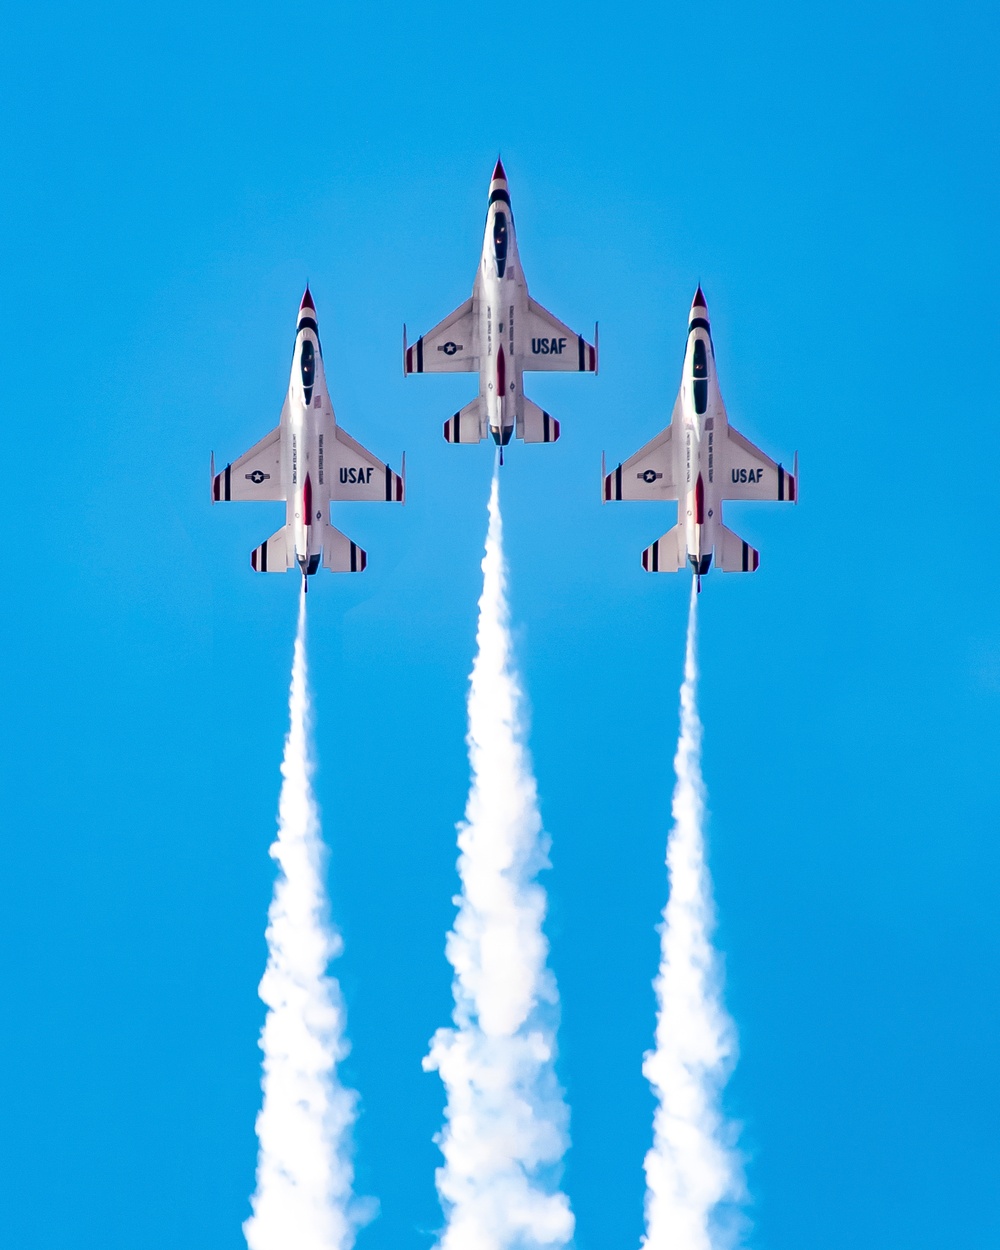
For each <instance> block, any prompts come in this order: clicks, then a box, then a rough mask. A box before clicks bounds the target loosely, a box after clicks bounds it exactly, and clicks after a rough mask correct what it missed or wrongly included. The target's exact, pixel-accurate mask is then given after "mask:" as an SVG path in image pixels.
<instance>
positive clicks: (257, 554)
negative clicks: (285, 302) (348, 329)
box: [212, 286, 406, 590]
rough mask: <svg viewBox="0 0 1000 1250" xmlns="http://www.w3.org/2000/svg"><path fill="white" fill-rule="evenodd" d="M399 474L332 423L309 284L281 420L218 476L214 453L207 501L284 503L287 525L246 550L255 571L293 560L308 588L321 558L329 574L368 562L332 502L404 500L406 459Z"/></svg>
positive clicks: (356, 569)
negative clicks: (338, 521) (338, 523)
mask: <svg viewBox="0 0 1000 1250" xmlns="http://www.w3.org/2000/svg"><path fill="white" fill-rule="evenodd" d="M402 473H403V475H402V476H401V475H400V474H398V473H394V472H393V470H392V469H390V468H389V466H388V465H386V464H383V463H382V461H381V460H379V459H377V458H376V457H375V456H373V455H372V453H371V452H370V451H368V450H366V448H364V447H362V446H361V444H360V443H359V442H357V441H356V440H355V439H353V438H351V436H350V434H348V433H347V431H346V430H344V429H343V428H342V427H341V426H339V425H338V424H337V418H336V416H335V415H334V411H333V404H332V403H331V402H330V393H329V391H328V390H327V385H326V375H325V373H324V370H323V349H322V347H321V346H320V341H319V327H318V326H317V324H316V306H315V304H314V303H313V298H312V295H310V293H309V288H308V286H307V287H306V291H305V294H304V295H303V296H302V303H301V304H300V306H299V316H298V325H297V328H296V331H295V347H294V349H293V351H292V372H291V377H290V378H289V382H288V393H287V395H286V396H285V403H284V407H283V408H282V409H281V418H280V420H279V421H278V424H277V425H276V426H275V427H274V429H273V430H272V431H271V432H270V434H266V435H265V436H264V437H263V438H262V439H261V440H260V442H259V443H257V444H256V445H255V446H254V447H251V448H250V450H249V451H248V452H246V453H245V454H244V455H242V456H240V458H239V459H238V460H234V461H233V463H232V464H227V465H226V467H225V469H223V471H222V472H221V473H216V472H215V454H214V453H213V454H212V502H213V503H219V502H222V501H229V500H241V501H242V500H247V499H253V500H273V501H277V500H281V501H283V502H284V503H285V523H284V525H282V527H281V528H280V529H279V530H278V531H277V533H275V534H272V535H271V537H270V538H269V539H268V540H267V541H266V542H263V543H261V545H260V546H259V547H257V548H256V549H255V550H254V551H253V552H252V553H251V555H250V564H251V566H252V567H253V568H254V569H256V571H257V572H258V573H285V572H287V571H288V570H289V569H291V568H294V567H295V566H296V565H298V567H299V569H300V570H301V572H302V579H303V584H304V588H305V589H306V590H308V589H309V578H310V577H311V576H312V574H314V573H315V572H316V571H317V570H318V569H319V567H320V563H322V565H323V567H324V568H327V569H330V570H331V572H334V573H360V572H361V571H362V570H363V569H364V568H365V566H366V564H367V563H368V556H367V554H366V553H365V552H364V551H363V550H362V549H361V548H360V547H359V546H358V545H357V543H355V542H352V541H351V539H349V538H348V537H347V536H346V534H342V533H341V532H340V530H338V529H335V528H334V527H333V526H332V525H331V524H330V502H331V500H335V501H337V502H338V503H339V502H347V501H362V500H374V501H376V502H378V503H402V502H403V499H404V496H405V473H406V457H405V456H404V457H403V465H402Z"/></svg>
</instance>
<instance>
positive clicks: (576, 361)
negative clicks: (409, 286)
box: [403, 160, 597, 464]
mask: <svg viewBox="0 0 1000 1250" xmlns="http://www.w3.org/2000/svg"><path fill="white" fill-rule="evenodd" d="M525 370H555V371H560V372H564V373H596V372H597V326H596V324H595V326H594V343H593V345H591V344H590V343H588V342H587V341H586V339H584V338H583V337H582V335H579V334H574V332H573V331H572V330H571V329H570V328H569V326H567V325H564V324H563V323H562V322H561V321H560V320H558V318H556V317H553V315H552V314H551V313H550V312H548V311H547V310H546V309H544V308H543V307H542V306H541V304H536V303H535V301H534V300H533V299H532V298H531V296H530V295H529V294H528V287H527V285H526V283H525V280H524V273H523V272H522V269H521V258H520V256H518V254H517V240H516V238H515V236H514V216H513V213H512V212H511V207H510V193H509V191H508V190H507V175H506V174H505V173H504V168H503V164H502V162H501V161H499V160H498V161H497V163H496V168H495V169H494V170H493V178H492V180H491V181H490V198H489V203H488V205H487V208H486V233H485V236H484V238H483V254H482V259H481V260H480V263H479V268H478V270H477V271H476V280H475V282H474V283H473V286H472V296H471V298H470V299H467V300H466V301H465V303H464V304H460V305H459V306H458V308H456V309H455V311H454V312H453V313H451V314H450V315H449V316H447V317H445V319H444V321H442V322H440V323H439V324H438V325H436V326H435V327H434V329H433V330H430V331H428V333H427V334H425V335H423V337H422V338H419V339H417V341H416V342H415V343H414V344H413V345H412V346H407V342H406V326H403V373H404V375H406V374H408V373H476V372H478V374H479V395H478V396H477V397H476V398H475V399H474V400H472V402H471V403H468V404H466V405H465V407H464V408H463V409H461V411H459V412H456V413H455V415H454V416H453V417H449V418H448V420H447V421H446V422H445V423H444V436H445V438H446V439H447V440H448V442H449V443H478V442H481V441H482V440H483V439H484V438H486V437H487V436H488V435H492V437H493V439H494V441H495V442H496V443H497V444H498V446H499V447H500V462H501V464H502V463H503V448H504V447H505V446H506V445H507V444H508V443H509V442H510V439H511V435H512V434H516V435H517V437H518V438H520V439H523V440H524V441H525V442H526V443H554V442H555V441H556V439H557V438H558V437H559V422H558V421H556V420H555V418H554V417H550V416H549V414H548V413H547V412H543V411H542V409H541V408H539V406H538V405H537V404H535V403H532V401H531V400H530V399H528V398H527V397H526V396H525V394H524V386H523V374H524V371H525Z"/></svg>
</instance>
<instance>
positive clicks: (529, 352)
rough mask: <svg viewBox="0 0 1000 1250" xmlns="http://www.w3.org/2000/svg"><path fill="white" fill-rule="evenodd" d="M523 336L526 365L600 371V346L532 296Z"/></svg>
mask: <svg viewBox="0 0 1000 1250" xmlns="http://www.w3.org/2000/svg"><path fill="white" fill-rule="evenodd" d="M519 337H520V341H521V344H522V347H521V352H522V355H523V358H524V368H525V369H535V370H545V371H549V370H553V371H555V370H559V371H561V372H565V373H596V372H597V348H596V347H594V346H591V344H590V343H588V342H587V340H586V339H585V338H584V337H583V335H582V334H574V332H573V331H572V330H571V329H570V328H569V326H568V325H565V324H564V323H563V322H562V321H560V320H559V318H558V317H553V315H552V314H551V313H550V312H549V310H548V309H547V308H543V307H542V306H541V304H536V303H535V301H534V300H533V299H532V298H531V297H530V296H529V297H528V317H527V325H525V324H524V323H522V325H521V332H520V336H519Z"/></svg>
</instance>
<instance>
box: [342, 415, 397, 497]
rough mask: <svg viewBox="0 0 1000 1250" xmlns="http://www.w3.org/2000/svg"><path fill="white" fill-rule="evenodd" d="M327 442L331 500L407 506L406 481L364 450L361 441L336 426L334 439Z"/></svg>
mask: <svg viewBox="0 0 1000 1250" xmlns="http://www.w3.org/2000/svg"><path fill="white" fill-rule="evenodd" d="M326 441H327V446H326V449H325V450H326V457H325V458H326V465H325V466H324V467H325V471H326V472H327V473H329V475H330V498H331V499H337V500H354V501H356V502H360V501H362V500H374V501H377V502H379V503H402V502H403V496H404V494H405V490H404V482H403V479H402V478H401V477H400V476H399V474H398V473H394V472H393V471H392V469H390V468H389V466H388V465H387V464H383V463H382V461H381V460H379V459H378V457H377V456H373V455H372V453H371V452H370V451H368V449H367V448H365V447H362V446H361V444H360V443H359V442H358V441H357V439H354V438H351V436H350V434H348V432H347V431H346V430H345V429H342V428H341V426H339V425H338V426H336V427H335V429H334V438H333V439H329V438H328V439H327V440H326Z"/></svg>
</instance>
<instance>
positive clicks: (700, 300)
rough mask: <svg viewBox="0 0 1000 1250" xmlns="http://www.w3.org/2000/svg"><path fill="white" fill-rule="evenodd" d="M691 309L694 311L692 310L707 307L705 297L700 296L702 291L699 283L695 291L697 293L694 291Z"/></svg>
mask: <svg viewBox="0 0 1000 1250" xmlns="http://www.w3.org/2000/svg"><path fill="white" fill-rule="evenodd" d="M691 307H692V309H694V308H707V307H708V305H707V304H706V303H705V296H704V295H703V294H702V291H701V283H700V282H699V283H698V289H697V291H695V293H694V299H693V300H692V301H691Z"/></svg>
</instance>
